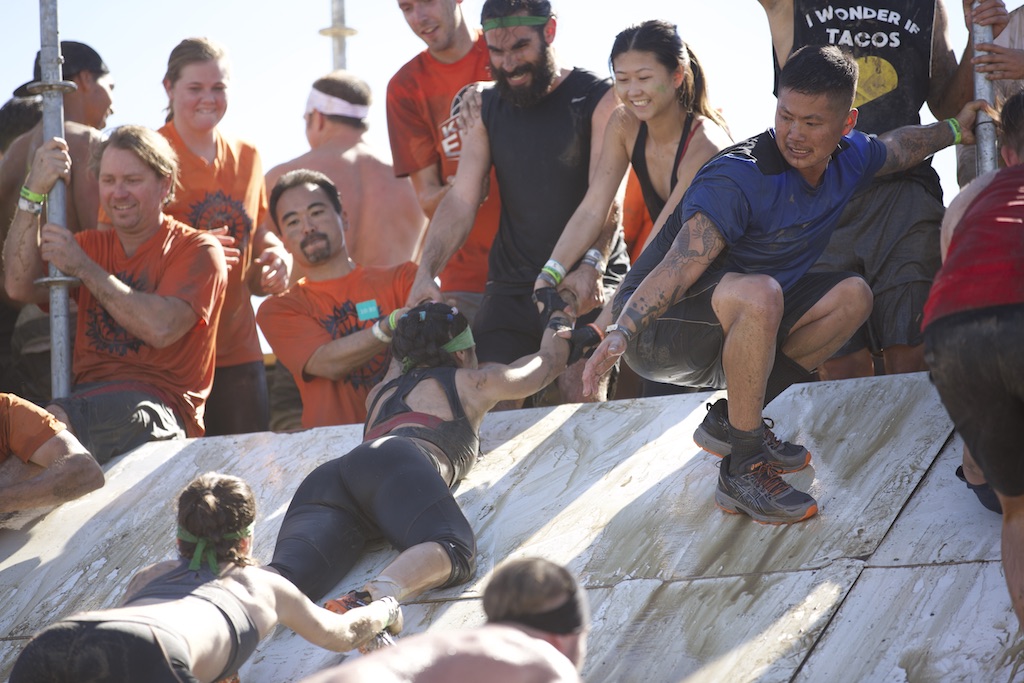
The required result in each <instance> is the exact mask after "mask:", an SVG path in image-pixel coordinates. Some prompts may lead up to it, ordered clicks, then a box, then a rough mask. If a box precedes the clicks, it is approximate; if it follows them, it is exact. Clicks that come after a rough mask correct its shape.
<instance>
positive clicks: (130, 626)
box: [10, 618, 198, 683]
mask: <svg viewBox="0 0 1024 683" xmlns="http://www.w3.org/2000/svg"><path fill="white" fill-rule="evenodd" d="M44 681H45V682H46V683H79V682H80V681H89V682H90V683H123V682H124V681H140V682H141V681H145V682H146V683H198V679H197V678H196V677H195V676H193V675H192V672H191V671H190V670H189V650H188V645H187V643H185V641H184V640H183V639H182V638H181V637H180V636H179V635H177V634H175V633H172V632H170V631H167V630H164V629H163V628H161V627H160V626H158V625H157V624H155V623H144V622H143V621H79V620H75V619H73V618H72V619H66V620H63V621H58V622H57V623H55V624H52V625H50V626H48V627H46V628H45V629H43V630H42V631H40V632H39V633H38V634H36V636H35V637H34V638H32V640H30V641H29V642H28V644H27V645H26V646H25V649H24V650H22V651H21V655H19V657H18V659H17V661H15V662H14V668H13V669H12V671H11V678H10V683H43V682H44Z"/></svg>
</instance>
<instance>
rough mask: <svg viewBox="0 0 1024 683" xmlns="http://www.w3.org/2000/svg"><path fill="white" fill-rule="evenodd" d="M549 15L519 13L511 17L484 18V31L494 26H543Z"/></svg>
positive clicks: (494, 27)
mask: <svg viewBox="0 0 1024 683" xmlns="http://www.w3.org/2000/svg"><path fill="white" fill-rule="evenodd" d="M550 19H551V17H524V16H522V15H521V14H519V15H516V16H513V17H495V18H494V19H486V20H484V31H491V30H493V29H496V28H512V27H513V26H543V25H544V24H546V23H548V20H550Z"/></svg>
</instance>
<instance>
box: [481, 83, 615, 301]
mask: <svg viewBox="0 0 1024 683" xmlns="http://www.w3.org/2000/svg"><path fill="white" fill-rule="evenodd" d="M610 87H611V81H609V80H608V79H607V78H604V79H602V78H599V77H598V76H596V75H595V74H593V73H591V72H589V71H586V70H584V69H573V71H572V72H571V73H570V74H569V75H568V76H566V77H565V80H563V81H562V82H561V83H560V84H559V85H558V87H557V88H555V89H554V90H553V91H551V92H550V93H549V94H548V95H547V96H545V97H544V98H543V99H542V100H541V101H540V102H537V103H536V104H534V105H532V106H528V107H520V106H517V105H515V104H513V103H511V102H509V101H507V100H505V99H503V98H502V97H501V95H499V94H498V91H497V90H495V89H493V88H489V89H485V90H484V91H483V93H482V101H481V115H482V117H483V121H484V124H485V125H486V126H487V132H488V136H489V139H490V151H491V161H492V163H493V165H494V170H495V174H496V176H497V178H498V190H499V192H500V194H501V218H500V221H499V223H498V233H497V235H496V236H495V238H494V244H493V245H492V246H491V251H490V256H489V257H488V275H487V278H488V282H487V292H488V293H490V294H505V295H513V296H514V295H521V294H529V293H530V292H532V291H533V283H534V281H536V279H537V273H539V272H540V269H541V268H542V267H543V266H544V263H545V262H546V261H547V260H548V257H550V256H551V252H552V251H553V250H554V248H555V244H557V243H558V238H559V237H560V236H561V235H562V231H563V230H564V229H565V226H566V224H567V223H568V222H569V219H570V218H571V217H572V214H573V212H575V211H576V207H578V206H579V205H580V202H582V201H583V197H584V196H585V195H586V193H587V188H588V187H589V185H590V141H591V133H592V127H591V123H592V117H593V114H594V110H595V109H597V105H598V104H599V103H600V102H601V98H602V97H604V95H605V93H606V92H608V89H609V88H610ZM628 264H629V257H628V255H627V254H626V242H625V240H624V239H623V237H622V232H621V231H619V233H618V235H617V236H616V239H615V242H614V243H613V245H612V251H611V255H610V256H609V259H608V267H607V269H606V270H605V278H604V283H605V286H609V287H615V286H616V285H618V283H619V282H620V281H621V280H622V277H623V276H624V275H625V272H626V270H627V268H628ZM565 265H566V266H569V264H565Z"/></svg>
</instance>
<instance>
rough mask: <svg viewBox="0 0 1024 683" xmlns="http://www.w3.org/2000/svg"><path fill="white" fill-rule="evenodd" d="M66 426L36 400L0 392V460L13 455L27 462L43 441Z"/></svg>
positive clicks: (55, 434)
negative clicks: (27, 399)
mask: <svg viewBox="0 0 1024 683" xmlns="http://www.w3.org/2000/svg"><path fill="white" fill-rule="evenodd" d="M65 429H67V427H65V426H64V423H63V422H61V421H60V420H58V419H57V418H55V417H54V416H53V415H51V414H50V413H48V412H46V411H45V410H43V409H42V408H40V407H39V406H37V405H36V404H35V403H32V402H31V401H26V400H25V399H23V398H20V397H18V396H15V395H14V394H0V462H3V461H4V460H6V459H7V458H9V457H10V456H12V455H13V456H15V457H17V458H18V459H19V460H21V461H22V462H28V460H29V458H31V457H32V454H33V453H35V452H36V451H38V450H39V448H40V447H41V446H42V445H43V444H44V443H46V442H47V441H49V440H50V439H52V438H53V437H55V436H57V435H58V434H60V433H61V432H63V431H64V430H65Z"/></svg>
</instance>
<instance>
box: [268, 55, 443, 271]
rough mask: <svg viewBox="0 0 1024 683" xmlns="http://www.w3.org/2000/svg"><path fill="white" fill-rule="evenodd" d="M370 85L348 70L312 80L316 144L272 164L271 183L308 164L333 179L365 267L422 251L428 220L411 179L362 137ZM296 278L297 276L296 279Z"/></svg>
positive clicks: (348, 237)
mask: <svg viewBox="0 0 1024 683" xmlns="http://www.w3.org/2000/svg"><path fill="white" fill-rule="evenodd" d="M369 111H370V86H369V85H367V84H366V83H365V82H364V81H362V80H361V79H359V78H357V77H356V76H354V75H353V74H351V73H348V72H346V71H334V72H331V73H329V74H327V75H326V76H324V77H323V78H319V79H317V80H316V81H315V82H314V83H313V89H312V91H311V92H310V94H309V99H308V101H307V102H306V139H307V140H308V141H309V146H310V147H311V148H312V149H310V150H309V151H308V152H306V153H305V154H303V155H302V156H300V157H298V158H296V159H292V160H291V161H286V162H285V163H283V164H280V165H279V166H275V167H274V168H272V169H270V171H269V172H268V173H267V175H266V182H267V187H273V186H274V184H275V183H277V180H278V178H280V177H281V176H283V175H284V174H285V173H287V172H288V171H294V170H296V169H300V168H305V169H309V170H312V171H320V172H321V173H323V174H324V175H326V176H327V177H328V178H330V179H331V182H333V183H334V184H335V185H336V186H337V187H338V190H339V192H340V193H341V196H342V197H344V198H345V243H346V244H347V245H348V251H349V256H351V257H352V260H353V261H355V262H356V263H358V264H359V265H361V266H397V265H399V264H401V263H405V262H406V261H413V260H416V258H417V257H418V255H419V250H420V242H421V240H422V239H423V235H424V234H425V233H426V229H427V219H426V217H424V215H423V212H422V211H421V210H420V205H419V203H418V202H417V201H416V194H415V192H414V191H413V188H412V184H411V183H410V182H409V181H408V180H407V179H406V178H396V177H395V173H394V170H393V169H392V168H391V165H390V164H388V163H387V162H385V161H384V160H383V159H381V157H380V156H379V155H378V154H377V152H376V151H375V150H374V149H373V148H372V147H370V146H369V145H368V144H367V143H366V142H364V141H363V134H364V133H365V132H366V129H367V126H366V122H365V119H366V117H367V115H368V114H369ZM293 279H298V278H297V277H296V278H293Z"/></svg>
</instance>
